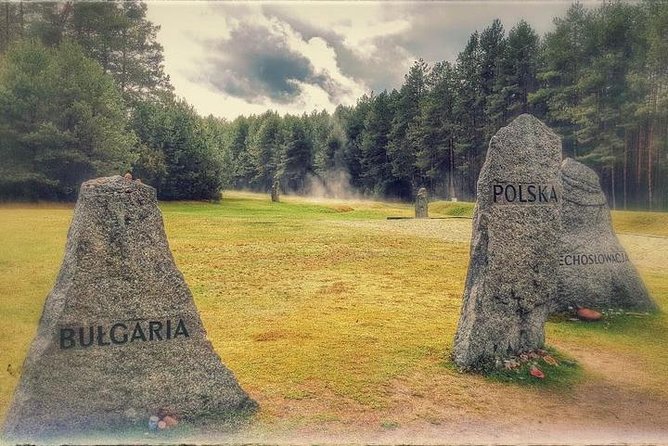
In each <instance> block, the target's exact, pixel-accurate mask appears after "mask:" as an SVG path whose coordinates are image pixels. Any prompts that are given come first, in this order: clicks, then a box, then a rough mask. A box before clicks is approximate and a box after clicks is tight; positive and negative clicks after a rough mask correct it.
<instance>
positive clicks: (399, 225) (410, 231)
mask: <svg viewBox="0 0 668 446" xmlns="http://www.w3.org/2000/svg"><path fill="white" fill-rule="evenodd" d="M333 224H337V225H341V226H346V227H350V228H355V229H356V230H365V229H366V230H369V231H374V232H379V233H382V234H388V233H389V234H396V235H412V236H417V237H427V238H435V239H440V240H443V241H445V242H451V243H452V242H454V243H466V244H468V243H470V240H471V225H472V222H471V220H470V219H466V218H446V219H433V220H431V219H430V220H423V219H406V220H361V221H337V222H333ZM618 237H619V240H620V242H621V244H622V246H623V247H624V248H625V249H626V250H627V252H628V254H629V257H630V258H631V261H632V262H633V264H634V265H635V266H636V267H638V268H642V269H647V270H653V271H668V237H661V236H654V235H640V234H619V235H618Z"/></svg>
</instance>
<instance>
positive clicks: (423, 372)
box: [0, 192, 668, 442]
mask: <svg viewBox="0 0 668 446" xmlns="http://www.w3.org/2000/svg"><path fill="white" fill-rule="evenodd" d="M282 200H283V202H282V203H274V204H272V203H270V202H269V200H268V197H267V196H264V195H257V194H251V193H241V192H230V193H226V194H225V196H224V199H223V201H222V202H221V203H220V204H208V203H163V204H162V205H161V207H162V210H163V215H164V218H165V223H166V230H167V234H168V237H169V240H170V245H171V248H172V251H173V252H174V256H175V259H176V262H177V264H178V266H179V268H180V269H181V270H182V272H183V273H184V275H185V277H186V280H187V282H188V284H189V285H190V287H191V290H192V292H193V295H194V298H195V302H196V304H197V306H198V308H199V310H200V312H201V315H202V319H203V321H204V323H205V326H206V327H207V330H208V334H209V337H210V339H211V341H212V343H213V345H214V347H215V348H216V350H217V351H218V352H219V354H220V355H221V357H222V359H223V361H224V362H225V363H226V364H227V365H228V366H229V367H230V368H231V369H232V370H233V371H234V373H235V375H236V376H237V378H238V379H239V381H240V383H241V384H242V386H243V387H244V388H246V389H247V390H248V391H249V392H250V393H251V394H252V396H253V397H254V398H255V399H256V400H257V401H258V402H259V403H260V405H261V411H260V413H259V415H258V417H257V419H256V420H255V422H254V423H253V425H252V426H251V428H250V429H249V430H248V431H247V432H246V434H245V435H251V434H252V435H254V436H252V437H239V439H240V440H242V441H244V440H248V439H249V438H251V439H256V440H262V439H265V440H267V439H268V440H269V441H271V440H274V441H278V440H280V439H281V438H284V439H286V441H290V440H291V439H292V440H294V438H297V437H298V438H306V439H312V440H313V441H318V440H319V439H320V438H321V437H319V436H318V435H321V434H322V435H329V437H323V438H325V439H326V438H330V439H331V438H336V439H343V441H345V439H348V440H350V441H357V440H360V441H363V442H368V441H373V440H378V441H383V440H384V439H385V440H387V441H399V440H401V438H402V437H395V436H393V435H395V433H396V435H399V433H403V434H402V435H404V436H405V437H403V439H404V440H406V439H413V441H416V440H415V439H417V438H423V439H425V441H427V440H428V439H429V438H431V437H430V435H431V436H435V438H438V435H440V434H439V432H440V433H442V431H447V432H451V431H452V430H453V429H455V428H454V427H453V426H459V427H458V428H457V429H460V428H461V429H463V430H462V432H464V434H465V432H466V428H465V427H462V426H467V425H470V424H471V423H473V424H476V423H477V424H476V425H477V426H479V427H478V428H476V429H478V434H481V432H482V431H485V432H487V433H489V434H490V435H492V434H493V433H494V432H495V430H497V429H503V426H506V427H508V426H510V425H518V426H519V425H530V426H535V427H536V429H538V426H539V425H540V424H541V423H542V422H543V420H549V421H550V423H551V424H550V425H554V426H556V424H558V423H567V424H570V425H571V426H579V425H580V424H581V423H583V421H582V420H583V419H585V418H586V419H588V422H590V423H593V424H594V425H596V426H598V427H599V428H600V427H601V426H608V425H609V426H615V427H619V428H622V427H623V426H626V425H627V424H628V425H629V426H631V427H632V428H635V429H641V430H643V429H645V430H648V429H649V428H650V427H653V426H655V425H657V426H658V427H660V426H659V424H660V423H659V421H660V420H661V419H663V420H664V421H665V420H666V419H668V409H667V408H666V407H668V404H667V403H668V391H666V388H667V386H666V384H668V382H667V381H668V379H667V378H666V376H668V354H667V353H666V348H665V342H666V340H668V336H667V334H668V320H667V318H666V316H665V315H664V314H663V313H662V314H659V315H655V316H649V317H643V318H629V317H627V318H621V319H619V320H615V321H613V322H612V323H610V324H607V325H584V324H572V323H571V324H568V323H561V324H555V323H550V324H548V329H547V333H548V341H549V342H550V343H551V344H553V345H556V346H557V347H559V348H560V349H562V350H563V351H565V352H567V353H569V354H571V355H573V356H575V357H576V358H578V359H579V360H580V361H581V363H582V364H583V368H584V376H583V378H582V380H581V381H580V382H578V383H574V384H573V386H571V387H566V388H558V389H555V388H535V387H521V386H517V385H508V384H501V383H496V382H491V381H489V380H486V379H484V378H482V377H479V376H471V375H463V374H460V373H459V372H457V371H456V370H455V369H454V368H453V367H452V366H451V365H450V364H449V359H448V352H449V350H450V348H451V346H452V338H453V336H454V331H455V327H456V323H457V319H458V316H459V308H460V305H461V295H462V292H463V286H464V279H465V275H466V267H467V262H468V249H469V241H468V240H469V237H470V223H471V222H470V220H464V219H444V220H424V221H417V220H410V221H405V220H404V221H402V220H397V221H388V220H386V219H385V217H387V216H389V215H405V216H410V215H412V212H413V210H412V208H411V207H410V206H407V205H402V204H384V203H377V202H363V201H341V200H339V201H314V200H304V199H300V198H297V197H282ZM471 209H472V206H471V205H470V204H465V203H460V204H454V205H451V204H449V203H442V204H437V205H436V206H434V209H432V215H435V216H447V215H466V214H467V213H468V214H469V215H470V212H471ZM652 216H654V217H655V218H656V219H657V220H658V221H662V220H663V219H664V218H665V217H666V215H665V214H650V217H652ZM70 217H71V207H67V206H60V205H58V206H29V205H11V206H6V205H3V206H0V240H1V242H0V246H1V248H2V249H1V250H0V279H1V280H0V293H1V295H2V296H3V298H2V302H0V314H1V315H2V317H3V322H4V323H3V324H4V325H5V327H4V328H5V333H6V342H5V343H3V346H2V354H1V355H0V361H2V362H0V367H1V368H0V371H1V372H0V373H1V374H0V418H1V417H2V416H4V413H5V411H6V409H7V406H8V404H9V400H10V396H11V393H12V391H13V388H14V386H15V385H16V383H17V380H18V373H17V369H18V368H19V366H20V364H21V362H22V360H23V357H24V355H25V352H26V351H27V348H28V345H29V343H30V340H31V339H32V336H33V335H34V332H35V328H36V325H37V322H38V319H39V315H40V313H41V308H42V304H43V301H44V298H45V296H46V294H47V293H48V291H49V289H50V287H51V286H52V285H53V281H54V279H55V275H56V273H57V269H58V267H59V265H60V261H61V260H62V253H63V248H64V243H65V237H66V233H67V228H68V224H69V219H70ZM645 218H646V217H643V219H645ZM647 218H649V217H647ZM637 221H638V220H637V216H636V215H635V214H634V213H624V214H615V224H616V225H617V226H618V227H619V228H623V229H624V231H625V232H633V233H644V234H647V233H650V234H651V235H664V234H663V233H662V231H661V229H660V226H661V225H660V224H659V225H658V226H657V225H656V224H655V223H654V222H653V221H652V220H651V219H650V220H643V221H644V222H645V223H643V224H642V227H640V228H636V227H635V226H634V224H635V223H634V222H637ZM657 228H658V229H657ZM636 229H637V230H636ZM652 240H653V239H651V238H647V239H646V240H645V244H643V243H641V242H638V243H639V244H638V245H634V244H633V243H631V244H630V245H629V246H627V248H628V249H629V251H630V256H631V258H632V260H635V258H636V257H637V256H640V255H641V254H642V251H643V250H646V249H651V243H652ZM622 242H623V243H625V244H626V243H627V241H625V239H624V238H622ZM647 243H649V244H650V245H648V244H647ZM657 258H658V260H657ZM657 258H655V259H654V260H653V261H652V267H651V268H650V267H649V266H648V267H645V266H641V268H640V270H641V273H642V274H643V276H644V278H645V279H646V281H647V284H648V286H649V287H650V290H651V291H652V293H653V295H654V297H655V298H656V299H657V300H658V302H659V303H660V305H661V306H662V307H663V308H666V304H667V302H668V259H667V258H666V256H665V255H663V256H660V255H659V256H658V257H657ZM657 262H658V264H657ZM9 364H11V367H10V370H11V371H13V373H10V372H9V371H7V372H5V369H6V368H8V365H9ZM583 392H584V394H583ZM528 407H530V408H531V410H530V411H528V410H526V409H527V408H528ZM611 413H612V414H613V415H611ZM662 417H663V418H662ZM490 420H494V422H492V421H490ZM494 423H501V427H499V426H497V424H494ZM664 426H665V423H664ZM439 429H440V430H439ZM508 429H510V427H508ZM664 429H665V427H664ZM249 432H250V434H249ZM410 432H413V433H414V434H413V435H412V436H411V434H409V433H410ZM415 432H417V433H418V434H415ZM664 432H665V431H664ZM483 433H484V432H483ZM420 435H422V436H420ZM360 436H361V437H360ZM477 438H482V439H485V438H487V437H484V436H482V437H477ZM490 438H493V437H490ZM546 438H549V437H546Z"/></svg>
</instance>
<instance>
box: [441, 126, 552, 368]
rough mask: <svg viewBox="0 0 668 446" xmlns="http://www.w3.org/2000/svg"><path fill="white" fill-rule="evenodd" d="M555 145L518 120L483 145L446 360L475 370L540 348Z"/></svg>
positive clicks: (539, 129) (548, 296)
mask: <svg viewBox="0 0 668 446" xmlns="http://www.w3.org/2000/svg"><path fill="white" fill-rule="evenodd" d="M560 164H561V141H560V139H559V137H558V136H557V135H556V134H554V132H552V131H551V130H550V129H549V128H548V127H546V126H545V125H544V124H543V123H542V122H540V121H539V120H538V119H536V118H534V117H533V116H531V115H521V116H519V117H517V118H516V119H515V120H514V121H513V122H511V123H510V124H509V125H508V126H507V127H504V128H502V129H500V130H499V131H498V132H497V133H496V135H494V136H493V137H492V139H491V141H490V144H489V149H488V150H487V157H486V159H485V164H484V166H483V168H482V171H481V173H480V177H479V179H478V189H477V201H476V207H475V211H474V217H473V237H472V241H471V258H470V262H469V269H468V276H467V279H466V287H465V291H464V303H463V307H462V313H461V317H460V320H459V325H458V327H457V334H456V336H455V344H454V353H453V359H454V361H455V362H456V363H457V364H458V365H459V366H461V367H465V368H479V367H483V366H484V365H486V363H489V362H491V361H493V360H494V359H495V358H497V357H504V356H510V355H514V354H517V353H519V352H522V351H528V350H534V349H536V348H540V347H542V346H543V342H544V337H545V335H544V333H545V332H544V324H545V320H546V319H547V316H548V311H549V303H550V302H551V300H552V299H554V298H555V295H556V291H557V276H556V274H555V270H556V269H557V267H558V260H559V259H558V242H559V233H560V227H561V220H560V215H559V214H560V206H561V186H560V182H559V166H560Z"/></svg>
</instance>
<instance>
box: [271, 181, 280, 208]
mask: <svg viewBox="0 0 668 446" xmlns="http://www.w3.org/2000/svg"><path fill="white" fill-rule="evenodd" d="M280 187H281V185H280V183H279V182H278V180H275V181H274V183H273V184H272V185H271V201H272V202H274V203H278V202H279V201H281V200H280V193H281V192H280Z"/></svg>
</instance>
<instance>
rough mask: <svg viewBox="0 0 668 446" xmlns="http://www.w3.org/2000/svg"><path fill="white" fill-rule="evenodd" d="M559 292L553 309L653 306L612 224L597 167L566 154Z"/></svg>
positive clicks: (635, 308) (562, 173)
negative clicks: (589, 165)
mask: <svg viewBox="0 0 668 446" xmlns="http://www.w3.org/2000/svg"><path fill="white" fill-rule="evenodd" d="M561 181H562V184H563V188H564V200H563V204H562V210H561V225H562V236H561V253H560V258H559V270H558V271H559V292H558V297H557V299H556V300H555V301H554V311H564V310H567V309H568V307H573V308H576V307H589V308H596V309H601V310H604V309H609V308H614V309H628V310H653V309H656V306H655V304H654V302H653V301H652V299H651V297H650V296H649V293H648V292H647V288H645V286H644V284H643V282H642V280H641V279H640V276H639V275H638V272H637V271H636V269H635V268H634V267H633V264H632V263H631V261H630V260H629V256H628V255H627V253H626V251H625V250H624V248H623V247H622V246H621V245H620V243H619V240H618V239H617V236H616V235H615V232H614V230H613V228H612V221H611V219H610V209H609V208H608V204H607V200H606V198H605V195H604V194H603V191H602V190H601V186H600V183H599V179H598V175H596V172H594V171H593V170H591V169H590V168H588V167H587V166H585V165H584V164H581V163H579V162H577V161H575V160H573V159H571V158H566V159H565V160H564V161H563V163H562V165H561Z"/></svg>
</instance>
